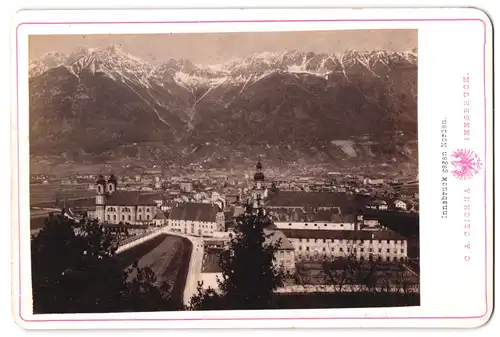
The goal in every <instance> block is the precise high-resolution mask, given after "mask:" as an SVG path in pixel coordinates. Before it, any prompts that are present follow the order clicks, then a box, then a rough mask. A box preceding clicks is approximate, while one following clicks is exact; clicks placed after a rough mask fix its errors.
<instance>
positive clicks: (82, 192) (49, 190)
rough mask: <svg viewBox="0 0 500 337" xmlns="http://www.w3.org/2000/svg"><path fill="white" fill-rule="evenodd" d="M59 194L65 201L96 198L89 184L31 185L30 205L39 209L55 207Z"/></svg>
mask: <svg viewBox="0 0 500 337" xmlns="http://www.w3.org/2000/svg"><path fill="white" fill-rule="evenodd" d="M57 193H59V198H60V200H61V201H64V199H65V198H67V199H68V200H71V199H79V198H89V197H94V196H95V191H94V190H89V189H88V184H80V185H60V184H46V185H41V184H31V185H30V205H31V206H39V207H54V202H55V200H56V194H57Z"/></svg>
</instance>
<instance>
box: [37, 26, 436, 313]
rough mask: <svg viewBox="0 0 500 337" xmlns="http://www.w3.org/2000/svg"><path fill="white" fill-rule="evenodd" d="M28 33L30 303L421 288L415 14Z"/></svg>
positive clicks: (318, 303) (391, 298)
mask: <svg viewBox="0 0 500 337" xmlns="http://www.w3.org/2000/svg"><path fill="white" fill-rule="evenodd" d="M28 48H29V157H30V158H29V160H30V162H29V166H30V168H29V171H30V187H29V202H30V231H31V241H30V254H31V286H32V302H33V303H32V305H33V314H35V315H39V314H68V313H69V314H85V313H125V312H162V311H209V310H267V309H275V310H287V309H346V308H374V307H379V308H380V307H418V306H420V258H419V257H420V247H419V242H420V238H419V160H418V137H419V132H418V111H417V110H418V109H417V101H418V31H417V30H416V29H375V30H364V29H357V30H323V31H319V30H318V31H283V32H224V33H173V34H136V35H125V34H105V35H74V34H73V35H30V36H29V39H28ZM438 166H439V165H438Z"/></svg>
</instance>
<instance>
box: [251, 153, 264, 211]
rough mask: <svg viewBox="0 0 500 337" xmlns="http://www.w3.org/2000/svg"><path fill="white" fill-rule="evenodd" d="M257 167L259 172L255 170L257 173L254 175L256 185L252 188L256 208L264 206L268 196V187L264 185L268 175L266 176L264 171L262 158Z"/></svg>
mask: <svg viewBox="0 0 500 337" xmlns="http://www.w3.org/2000/svg"><path fill="white" fill-rule="evenodd" d="M255 168H256V170H257V172H255V175H254V176H253V180H254V187H253V190H252V199H253V202H254V208H258V207H260V206H262V202H263V200H264V199H265V198H266V197H267V189H266V187H265V186H264V181H265V180H266V177H265V176H264V173H262V163H261V162H260V159H259V161H258V162H257V165H256V166H255Z"/></svg>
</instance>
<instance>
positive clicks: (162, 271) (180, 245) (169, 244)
mask: <svg viewBox="0 0 500 337" xmlns="http://www.w3.org/2000/svg"><path fill="white" fill-rule="evenodd" d="M192 249H193V247H192V244H191V242H190V241H189V240H187V239H185V238H181V237H176V236H171V235H167V234H162V235H159V236H157V237H156V238H153V239H151V240H149V241H146V242H145V243H143V244H141V245H138V246H136V247H134V248H132V249H129V250H127V251H125V252H123V253H120V254H119V255H117V257H116V258H117V259H119V260H120V262H121V263H122V265H123V268H124V269H125V268H127V267H128V266H130V265H131V264H132V263H134V262H135V261H138V262H139V267H150V268H151V269H152V270H153V271H154V272H155V274H156V276H157V278H158V281H166V282H167V283H168V284H169V285H170V286H171V289H172V296H173V298H174V299H175V300H177V301H182V295H183V292H184V286H185V284H186V277H187V272H188V268H189V260H190V259H191V251H192Z"/></svg>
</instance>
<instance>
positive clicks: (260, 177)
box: [253, 158, 266, 182]
mask: <svg viewBox="0 0 500 337" xmlns="http://www.w3.org/2000/svg"><path fill="white" fill-rule="evenodd" d="M255 168H256V169H257V172H256V173H255V175H254V176H253V180H254V181H255V182H257V181H264V180H265V178H266V177H265V176H264V173H262V163H261V162H260V158H259V160H258V161H257V165H255Z"/></svg>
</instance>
